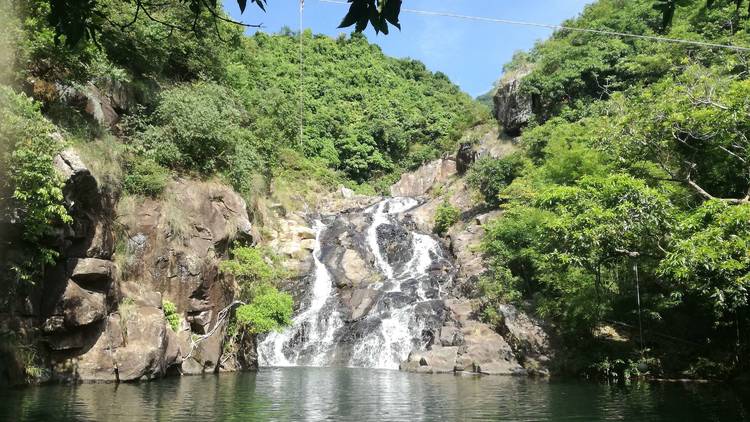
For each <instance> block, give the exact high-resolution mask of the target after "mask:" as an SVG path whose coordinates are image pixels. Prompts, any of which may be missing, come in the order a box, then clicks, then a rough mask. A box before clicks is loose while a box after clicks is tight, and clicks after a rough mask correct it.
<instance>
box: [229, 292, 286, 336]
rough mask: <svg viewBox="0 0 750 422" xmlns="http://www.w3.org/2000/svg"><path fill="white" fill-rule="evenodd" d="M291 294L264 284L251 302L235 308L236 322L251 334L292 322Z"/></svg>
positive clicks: (276, 328) (278, 327) (267, 330)
mask: <svg viewBox="0 0 750 422" xmlns="http://www.w3.org/2000/svg"><path fill="white" fill-rule="evenodd" d="M292 312H293V309H292V296H291V295H289V294H288V293H282V292H279V291H278V290H277V289H276V288H274V287H270V286H266V287H264V288H263V289H262V291H261V292H259V293H258V294H257V295H256V296H255V298H254V299H253V301H252V302H250V303H249V304H247V305H242V306H240V307H238V308H237V313H236V316H237V322H238V323H239V324H240V325H241V326H243V327H244V328H246V329H247V330H248V331H249V332H250V333H251V334H260V333H267V332H269V331H273V330H279V329H281V328H283V327H285V326H287V325H289V324H291V322H292Z"/></svg>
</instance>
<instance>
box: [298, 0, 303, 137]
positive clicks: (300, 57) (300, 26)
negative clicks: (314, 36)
mask: <svg viewBox="0 0 750 422" xmlns="http://www.w3.org/2000/svg"><path fill="white" fill-rule="evenodd" d="M304 10H305V0H300V1H299V140H298V142H299V146H300V147H301V146H302V137H303V136H304V129H305V97H304V76H305V71H304V67H303V66H304V61H303V60H304V55H303V50H302V48H303V46H304V45H303V43H302V20H303V19H302V18H303V15H304Z"/></svg>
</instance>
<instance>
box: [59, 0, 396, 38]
mask: <svg viewBox="0 0 750 422" xmlns="http://www.w3.org/2000/svg"><path fill="white" fill-rule="evenodd" d="M123 3H125V4H127V5H128V6H129V7H130V9H131V11H132V17H131V18H130V19H129V20H127V21H124V22H118V21H117V20H116V18H115V17H114V16H113V14H112V13H111V12H112V10H111V9H109V8H108V7H107V2H106V1H96V0H49V6H50V10H51V13H50V15H49V23H50V25H51V26H52V27H53V28H54V29H55V41H56V42H57V41H59V40H60V39H61V38H63V37H64V39H65V42H66V43H68V44H69V45H75V44H77V43H79V42H80V41H81V40H84V39H88V40H92V41H94V42H97V40H99V39H100V38H102V35H106V32H105V30H104V27H105V25H107V24H109V25H113V26H115V27H117V28H119V29H120V30H121V31H123V32H125V31H126V30H128V29H129V28H130V27H131V26H133V25H135V24H137V23H138V21H139V20H141V21H143V20H149V21H151V22H153V23H156V24H159V25H161V26H163V27H164V29H165V30H167V31H169V33H170V34H171V33H172V32H175V31H178V32H186V33H194V34H195V35H196V36H202V35H203V33H204V30H203V28H201V26H200V25H199V24H198V22H199V21H200V20H201V19H202V18H203V16H204V15H208V16H210V18H211V19H212V22H211V23H212V24H213V26H214V27H215V29H216V32H217V34H218V32H219V27H218V24H219V22H222V23H230V24H233V25H237V26H243V27H260V25H258V24H246V23H243V22H239V21H235V20H232V19H229V18H227V17H226V15H225V14H224V12H223V11H222V10H221V7H220V5H218V4H217V2H216V1H215V0H189V1H185V2H180V3H178V4H179V7H180V8H181V10H179V12H180V16H179V18H178V19H165V18H164V17H163V16H161V14H160V12H161V11H163V9H164V8H169V7H171V6H172V4H170V3H166V4H164V3H154V2H151V1H148V0H134V1H133V2H123ZM250 3H254V4H255V5H256V6H258V8H260V9H261V10H263V11H265V10H266V6H267V3H268V1H267V0H250ZM349 3H351V6H349V11H348V13H347V14H346V16H344V19H343V20H342V21H341V24H340V25H339V28H345V27H349V26H352V25H354V26H355V30H356V31H357V32H362V31H364V30H365V29H366V28H367V26H368V24H371V25H372V26H373V28H374V29H375V31H376V32H383V33H384V34H388V24H391V25H393V26H395V27H397V28H399V29H401V25H400V23H399V20H398V19H399V14H400V12H401V0H377V1H376V0H349ZM237 5H238V6H239V8H240V12H241V13H244V12H245V8H246V7H247V0H237ZM105 38H106V37H105Z"/></svg>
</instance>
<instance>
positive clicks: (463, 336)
mask: <svg viewBox="0 0 750 422" xmlns="http://www.w3.org/2000/svg"><path fill="white" fill-rule="evenodd" d="M445 304H446V306H447V307H448V309H449V311H450V312H449V314H448V315H447V318H446V320H445V323H444V325H443V326H442V327H441V328H440V336H439V340H440V341H439V343H436V344H434V345H432V346H431V347H430V349H428V350H426V351H419V352H412V353H411V354H410V355H409V358H408V359H407V360H406V361H405V362H404V363H402V364H401V370H403V371H408V372H423V373H448V372H472V373H478V374H485V375H524V374H526V371H525V370H524V368H523V367H522V366H521V365H520V364H519V363H518V360H517V359H516V357H515V355H514V353H513V350H512V348H511V347H510V345H509V344H508V343H507V342H506V341H505V339H504V338H503V336H501V335H500V334H498V333H497V332H495V331H493V330H492V328H490V327H489V326H488V325H487V324H483V323H481V322H478V321H476V320H475V319H474V317H473V315H472V304H471V302H470V301H468V300H461V299H448V300H446V301H445Z"/></svg>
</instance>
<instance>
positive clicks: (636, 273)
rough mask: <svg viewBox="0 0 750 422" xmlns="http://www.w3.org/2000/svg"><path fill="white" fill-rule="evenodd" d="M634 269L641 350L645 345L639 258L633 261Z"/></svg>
mask: <svg viewBox="0 0 750 422" xmlns="http://www.w3.org/2000/svg"><path fill="white" fill-rule="evenodd" d="M633 271H634V272H635V296H636V302H637V303H638V335H639V337H640V340H641V352H642V351H643V350H645V349H644V347H643V321H642V320H641V282H640V280H639V279H638V259H637V258H636V260H635V261H634V262H633Z"/></svg>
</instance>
